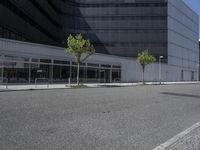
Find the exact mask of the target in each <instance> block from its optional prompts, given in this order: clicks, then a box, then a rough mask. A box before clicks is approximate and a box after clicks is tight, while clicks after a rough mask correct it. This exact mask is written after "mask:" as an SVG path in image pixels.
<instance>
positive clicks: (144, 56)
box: [137, 50, 156, 84]
mask: <svg viewBox="0 0 200 150" xmlns="http://www.w3.org/2000/svg"><path fill="white" fill-rule="evenodd" d="M137 61H138V62H139V63H140V65H141V67H142V82H143V84H144V69H145V66H146V65H148V64H151V63H153V62H155V61H156V58H155V57H154V56H153V55H151V54H150V53H149V52H148V50H145V51H143V52H141V53H139V54H138V57H137Z"/></svg>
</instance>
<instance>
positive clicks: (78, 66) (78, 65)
mask: <svg viewBox="0 0 200 150" xmlns="http://www.w3.org/2000/svg"><path fill="white" fill-rule="evenodd" d="M79 72H80V63H78V64H77V86H79Z"/></svg>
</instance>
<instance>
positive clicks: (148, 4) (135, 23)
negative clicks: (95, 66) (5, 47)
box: [0, 0, 167, 58]
mask: <svg viewBox="0 0 200 150" xmlns="http://www.w3.org/2000/svg"><path fill="white" fill-rule="evenodd" d="M0 4H1V5H0V7H1V17H0V18H1V24H0V27H1V28H0V29H1V34H0V36H1V37H3V38H11V39H17V40H25V41H29V42H34V43H42V44H48V45H49V44H50V45H56V46H65V43H66V38H67V36H68V35H69V34H77V33H82V34H83V35H84V37H85V38H88V39H91V41H92V42H93V44H94V45H95V47H96V49H97V52H98V53H106V54H111V55H118V56H126V57H136V56H137V54H138V52H140V51H142V50H144V49H149V50H150V51H151V52H152V54H154V55H155V56H159V55H164V56H165V58H167V2H166V1H165V0H146V1H144V0H135V1H116V0H108V1H107V0H106V1H105V0H83V1H82V0H56V1H55V0H42V1H41V0H20V1H17V0H1V2H0ZM8 18H10V19H8ZM155 33H156V34H155Z"/></svg>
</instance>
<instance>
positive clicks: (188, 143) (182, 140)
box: [153, 122, 200, 150]
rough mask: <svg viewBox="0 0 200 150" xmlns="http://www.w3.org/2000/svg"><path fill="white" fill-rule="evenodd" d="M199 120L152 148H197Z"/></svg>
mask: <svg viewBox="0 0 200 150" xmlns="http://www.w3.org/2000/svg"><path fill="white" fill-rule="evenodd" d="M199 146H200V122H198V123H196V124H194V125H193V126H191V127H190V128H188V129H186V130H185V131H183V132H181V133H179V134H178V135H176V136H174V137H173V138H171V139H169V140H168V141H167V142H165V143H163V144H161V145H159V146H157V147H156V148H154V149H153V150H199V149H200V147H199Z"/></svg>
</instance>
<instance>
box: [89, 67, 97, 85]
mask: <svg viewBox="0 0 200 150" xmlns="http://www.w3.org/2000/svg"><path fill="white" fill-rule="evenodd" d="M98 80H99V69H98V68H90V67H88V68H87V82H98Z"/></svg>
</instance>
